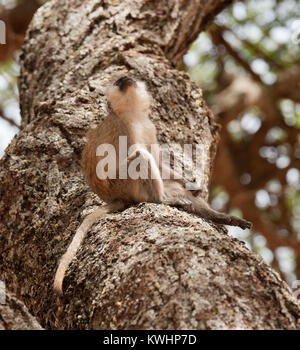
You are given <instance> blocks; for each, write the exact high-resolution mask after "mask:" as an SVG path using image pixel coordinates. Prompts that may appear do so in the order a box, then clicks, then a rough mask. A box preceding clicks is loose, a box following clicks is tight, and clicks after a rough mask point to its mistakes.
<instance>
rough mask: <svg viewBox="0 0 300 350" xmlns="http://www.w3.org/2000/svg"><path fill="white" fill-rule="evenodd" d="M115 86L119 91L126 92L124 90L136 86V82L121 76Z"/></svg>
mask: <svg viewBox="0 0 300 350" xmlns="http://www.w3.org/2000/svg"><path fill="white" fill-rule="evenodd" d="M114 85H115V86H118V88H119V89H120V91H122V92H126V90H127V89H128V88H129V86H136V82H135V81H134V80H133V79H132V78H129V77H127V76H123V77H121V78H119V79H118V80H117V81H116V82H115V83H114Z"/></svg>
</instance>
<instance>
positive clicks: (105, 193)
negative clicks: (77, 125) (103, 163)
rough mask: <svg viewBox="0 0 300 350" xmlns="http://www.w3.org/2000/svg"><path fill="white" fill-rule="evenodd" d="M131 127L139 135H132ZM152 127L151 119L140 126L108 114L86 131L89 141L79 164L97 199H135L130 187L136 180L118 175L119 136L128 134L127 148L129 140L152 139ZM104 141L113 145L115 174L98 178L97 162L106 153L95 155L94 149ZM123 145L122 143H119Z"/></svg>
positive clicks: (147, 140) (133, 133) (150, 141)
mask: <svg viewBox="0 0 300 350" xmlns="http://www.w3.org/2000/svg"><path fill="white" fill-rule="evenodd" d="M132 128H138V129H139V133H138V135H139V137H138V139H137V138H136V137H133V136H132V135H136V131H133V130H131V129H132ZM155 131H156V130H155V127H154V125H153V124H152V123H151V122H150V120H149V124H147V126H146V128H141V127H140V125H136V124H132V125H131V124H129V123H124V122H123V120H122V119H120V118H118V117H116V116H115V115H114V114H110V115H109V116H108V117H107V118H106V119H105V120H104V121H103V122H102V123H101V124H100V125H99V126H98V127H97V128H95V129H92V130H90V131H89V132H88V133H87V138H88V141H87V144H86V146H85V147H84V150H83V152H82V159H81V167H82V171H83V173H84V174H85V177H86V180H87V182H88V184H89V186H90V187H91V189H92V190H93V191H94V192H95V193H96V194H97V195H98V196H99V197H100V199H102V200H103V201H105V202H107V203H109V202H111V201H113V200H114V199H123V200H124V201H127V202H129V203H130V202H135V191H134V190H133V188H134V184H135V183H136V182H137V180H133V179H130V178H127V179H119V136H127V140H126V141H127V149H129V147H130V146H131V145H132V144H134V143H140V140H143V141H144V143H146V144H148V143H149V144H150V143H155V142H156V132H155ZM145 140H146V142H145ZM103 144H109V145H112V146H114V148H115V151H116V178H106V179H100V178H99V177H98V176H97V171H96V168H97V165H98V163H99V161H100V160H101V159H103V158H105V157H106V155H105V156H97V155H96V151H97V148H98V147H99V146H100V145H103ZM123 146H124V145H123V144H122V145H121V147H123ZM126 157H127V154H126ZM121 161H126V158H125V159H121Z"/></svg>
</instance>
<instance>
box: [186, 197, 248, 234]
mask: <svg viewBox="0 0 300 350" xmlns="http://www.w3.org/2000/svg"><path fill="white" fill-rule="evenodd" d="M188 192H189V191H188ZM188 196H189V199H190V200H191V202H192V205H189V207H190V210H191V212H194V213H195V214H197V215H199V216H201V217H203V218H206V219H208V220H211V221H213V222H215V223H217V224H223V225H231V226H239V227H241V228H242V229H246V228H251V226H252V224H251V222H249V221H247V220H244V219H241V218H239V217H237V216H233V215H229V214H225V213H220V212H218V211H216V210H213V209H211V208H210V207H209V205H208V204H207V203H206V202H205V200H204V199H202V198H200V197H194V196H193V194H192V193H190V192H189V194H188Z"/></svg>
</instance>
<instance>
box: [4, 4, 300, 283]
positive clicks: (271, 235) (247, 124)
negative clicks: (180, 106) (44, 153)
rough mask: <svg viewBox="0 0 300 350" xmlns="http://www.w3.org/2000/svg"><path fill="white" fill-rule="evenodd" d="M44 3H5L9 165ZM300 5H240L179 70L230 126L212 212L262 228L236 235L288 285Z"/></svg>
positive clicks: (298, 274)
mask: <svg viewBox="0 0 300 350" xmlns="http://www.w3.org/2000/svg"><path fill="white" fill-rule="evenodd" d="M44 2H46V0H45V1H43V0H40V1H39V0H0V19H1V20H2V21H4V22H5V24H6V45H0V158H1V157H2V156H3V154H4V150H5V148H6V147H7V145H8V144H9V142H10V140H11V139H12V137H13V136H14V135H15V134H16V133H17V132H18V131H19V126H20V112H19V101H18V88H17V76H18V74H19V66H18V63H17V62H18V53H19V50H20V47H21V45H22V42H23V39H24V33H25V31H26V28H27V26H28V24H29V22H30V20H31V18H32V16H33V14H34V12H35V11H36V10H37V8H38V7H39V6H40V5H41V4H42V3H44ZM299 63H300V4H299V2H298V0H245V1H241V2H239V1H237V2H235V3H234V5H232V6H230V7H228V8H227V9H226V10H225V11H223V12H222V13H221V14H220V15H219V16H218V17H217V18H216V20H215V21H214V23H213V24H212V25H211V26H210V28H209V29H208V30H207V31H206V32H205V33H202V34H201V35H200V36H199V37H198V39H197V40H196V41H195V42H194V43H193V44H192V45H191V48H190V50H189V52H188V53H187V54H186V55H185V56H184V58H183V60H182V61H181V62H179V63H178V69H181V70H185V71H187V72H188V73H189V74H190V76H191V79H192V80H194V81H195V82H197V83H198V84H199V86H200V87H201V88H202V89H203V92H204V97H205V99H206V101H208V104H209V106H210V107H211V109H212V110H213V112H214V114H215V116H216V119H217V122H218V123H219V124H220V125H221V126H222V128H221V132H220V136H221V137H220V143H219V147H218V153H217V157H216V160H215V165H214V171H213V177H212V184H211V199H210V201H211V205H212V207H213V208H215V209H216V210H219V211H226V212H230V213H232V214H235V215H239V216H243V217H245V218H247V219H248V220H250V221H252V222H253V224H254V227H253V230H251V231H250V230H245V231H243V230H241V229H238V228H232V227H230V231H229V232H230V234H231V235H233V236H235V237H237V238H239V239H241V240H243V241H244V242H246V244H247V246H248V247H249V248H250V249H252V250H253V251H255V252H257V253H258V254H260V255H261V256H262V257H263V259H264V260H265V261H266V262H267V263H268V264H270V265H271V266H272V267H273V268H274V269H275V270H276V271H277V272H278V273H279V274H280V275H281V276H282V278H284V279H285V280H286V281H287V282H288V284H289V285H292V283H293V281H295V280H300V191H299V190H300V170H299V169H300V134H299V128H300V66H299Z"/></svg>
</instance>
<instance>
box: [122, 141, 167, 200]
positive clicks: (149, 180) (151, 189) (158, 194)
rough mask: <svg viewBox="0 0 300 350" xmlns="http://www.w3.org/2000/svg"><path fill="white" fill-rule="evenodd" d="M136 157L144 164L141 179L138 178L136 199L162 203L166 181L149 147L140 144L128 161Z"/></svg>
mask: <svg viewBox="0 0 300 350" xmlns="http://www.w3.org/2000/svg"><path fill="white" fill-rule="evenodd" d="M136 157H139V160H140V162H141V164H143V166H142V167H141V169H140V176H141V179H138V180H136V187H137V191H136V195H135V197H136V198H135V201H136V202H155V203H161V202H162V201H163V198H164V183H163V181H162V178H161V176H160V171H159V168H158V166H157V163H156V161H155V159H154V157H153V156H152V154H151V153H150V152H149V151H148V150H147V149H145V148H144V147H139V146H137V148H136V150H135V151H134V152H133V153H132V154H130V155H129V157H128V161H130V160H132V159H134V158H136Z"/></svg>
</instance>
